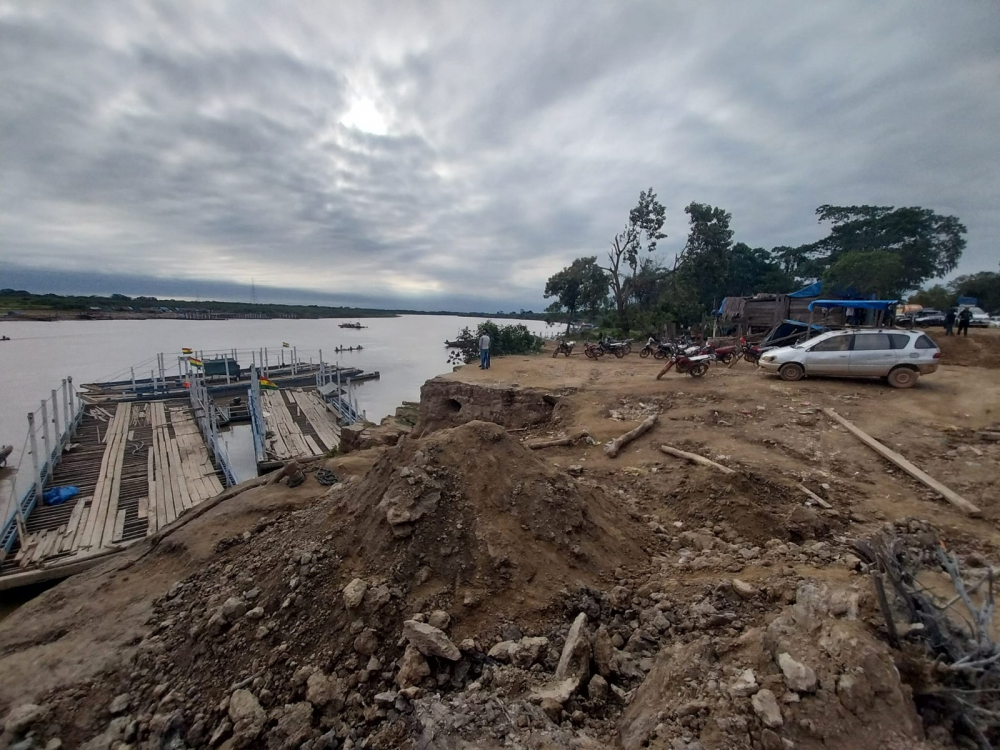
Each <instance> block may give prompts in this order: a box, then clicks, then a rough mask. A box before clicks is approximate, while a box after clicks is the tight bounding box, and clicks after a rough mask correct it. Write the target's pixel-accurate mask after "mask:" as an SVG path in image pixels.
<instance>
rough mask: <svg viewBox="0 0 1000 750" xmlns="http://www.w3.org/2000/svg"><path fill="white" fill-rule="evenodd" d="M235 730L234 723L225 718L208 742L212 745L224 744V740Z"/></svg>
mask: <svg viewBox="0 0 1000 750" xmlns="http://www.w3.org/2000/svg"><path fill="white" fill-rule="evenodd" d="M232 732H233V725H232V723H231V722H230V721H229V720H228V719H223V720H222V721H221V722H220V723H219V725H218V726H217V727H216V728H215V731H213V732H212V736H211V737H209V738H208V744H209V746H210V747H215V746H217V745H220V744H222V741H223V740H224V739H226V737H228V736H229V735H230V734H232Z"/></svg>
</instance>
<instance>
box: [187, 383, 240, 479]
mask: <svg viewBox="0 0 1000 750" xmlns="http://www.w3.org/2000/svg"><path fill="white" fill-rule="evenodd" d="M190 397H191V409H192V411H193V412H194V418H195V421H196V422H197V423H198V428H199V429H200V430H201V434H202V437H204V438H205V444H206V445H207V446H208V449H209V451H211V453H212V458H213V459H214V460H215V463H216V464H217V465H218V467H219V470H220V471H222V476H223V477H224V478H225V480H226V487H232V486H233V485H234V484H236V483H237V480H236V472H234V471H233V468H232V463H231V462H230V461H229V455H228V454H227V453H226V450H225V448H223V447H222V441H221V440H219V429H218V425H217V424H216V421H215V404H214V402H213V401H212V398H211V397H210V396H209V395H208V386H207V385H206V384H205V376H204V375H199V374H198V373H194V374H193V375H192V377H191V388H190Z"/></svg>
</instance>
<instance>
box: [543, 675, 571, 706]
mask: <svg viewBox="0 0 1000 750" xmlns="http://www.w3.org/2000/svg"><path fill="white" fill-rule="evenodd" d="M579 687H580V680H579V678H577V677H568V678H566V679H565V680H554V681H552V682H549V683H547V684H546V685H543V686H542V687H537V688H535V689H534V690H532V691H531V700H532V701H534V702H535V703H542V702H543V701H546V700H552V701H556V702H557V703H558V704H559V705H560V706H561V705H562V704H564V703H565V702H566V701H568V700H569V699H570V698H571V697H572V696H573V693H575V692H576V691H577V690H578V689H579Z"/></svg>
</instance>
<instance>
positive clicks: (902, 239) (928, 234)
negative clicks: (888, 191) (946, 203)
mask: <svg viewBox="0 0 1000 750" xmlns="http://www.w3.org/2000/svg"><path fill="white" fill-rule="evenodd" d="M816 214H817V216H819V220H820V221H821V222H823V221H828V222H830V224H831V227H830V234H829V235H828V236H827V237H824V238H823V239H821V240H819V241H818V242H814V243H812V244H811V245H805V246H803V247H802V248H800V249H802V250H804V251H805V252H806V253H807V255H808V256H809V257H810V259H811V261H812V264H811V266H812V269H811V270H812V271H813V274H812V275H813V276H822V275H823V273H824V272H825V271H826V270H827V269H830V268H832V267H833V266H834V265H835V264H837V263H838V262H839V261H840V260H841V259H842V258H843V257H844V256H846V255H849V254H852V253H875V252H885V253H892V254H893V255H895V256H897V258H898V259H899V261H900V262H899V264H897V265H895V266H894V267H895V268H896V269H897V270H898V272H899V278H898V279H897V281H896V283H894V284H892V287H893V288H894V289H896V290H906V289H916V288H917V287H919V286H920V285H921V284H922V283H923V282H924V281H926V280H927V279H933V278H936V277H939V276H943V275H945V274H946V273H949V272H950V271H953V270H954V269H955V267H956V266H957V265H958V260H959V258H961V256H962V251H963V250H964V249H965V237H964V235H965V233H966V229H965V226H963V225H962V223H961V222H960V221H959V220H958V218H956V217H954V216H942V215H940V214H936V213H934V212H933V211H931V210H930V209H928V208H920V207H904V208H894V207H892V206H830V205H824V206H820V207H819V208H817V209H816ZM879 263H880V270H881V271H885V270H886V269H887V268H888V265H887V262H886V261H885V260H881V261H879ZM883 283H884V280H883Z"/></svg>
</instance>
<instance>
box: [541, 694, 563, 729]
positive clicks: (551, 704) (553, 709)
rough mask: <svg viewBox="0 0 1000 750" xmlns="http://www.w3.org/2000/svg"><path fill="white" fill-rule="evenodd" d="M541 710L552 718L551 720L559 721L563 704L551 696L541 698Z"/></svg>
mask: <svg viewBox="0 0 1000 750" xmlns="http://www.w3.org/2000/svg"><path fill="white" fill-rule="evenodd" d="M541 708H542V711H544V712H545V714H546V715H547V716H548V717H549V718H550V719H552V721H554V722H556V723H559V720H560V719H561V718H562V712H563V704H562V703H560V702H559V701H557V700H553V699H552V698H543V699H542V704H541Z"/></svg>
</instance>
